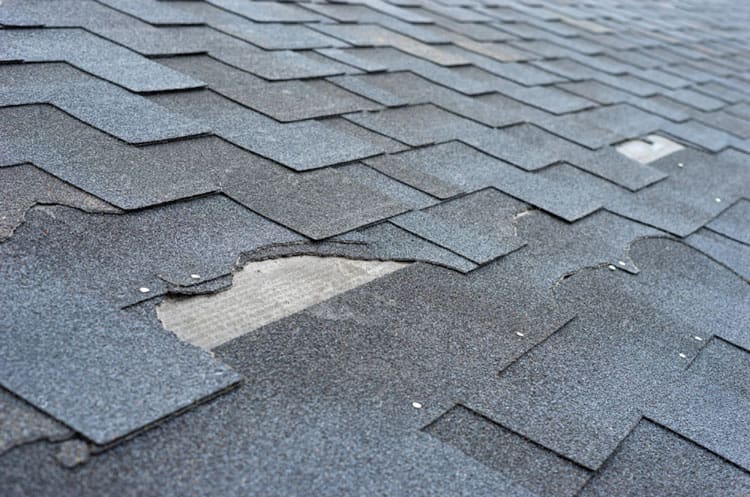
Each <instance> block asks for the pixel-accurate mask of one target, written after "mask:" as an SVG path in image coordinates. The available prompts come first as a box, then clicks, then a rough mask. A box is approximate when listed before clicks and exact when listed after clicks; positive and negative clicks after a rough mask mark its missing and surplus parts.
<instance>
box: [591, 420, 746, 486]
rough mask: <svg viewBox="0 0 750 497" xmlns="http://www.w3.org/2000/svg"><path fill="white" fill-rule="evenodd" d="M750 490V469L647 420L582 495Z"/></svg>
mask: <svg viewBox="0 0 750 497" xmlns="http://www.w3.org/2000/svg"><path fill="white" fill-rule="evenodd" d="M748 489H750V478H748V476H747V473H744V472H743V471H742V470H740V469H738V468H736V467H733V466H731V465H728V464H727V463H726V462H725V461H724V460H722V459H721V458H719V457H717V456H716V455H715V454H712V453H711V452H709V451H707V450H705V449H703V448H702V447H700V446H698V445H696V444H694V443H691V442H690V441H689V440H686V439H685V438H682V437H680V436H679V435H675V434H674V433H672V432H671V431H669V430H667V429H665V428H663V427H661V426H659V425H657V424H654V423H651V422H649V421H646V420H643V421H641V422H639V423H638V424H637V425H636V427H635V428H634V429H633V431H632V432H631V433H630V434H629V435H628V437H627V438H626V439H625V440H624V441H623V443H622V445H620V446H619V447H618V449H617V451H616V452H615V453H614V455H613V456H612V458H611V459H610V460H609V461H608V462H607V465H606V466H605V467H604V468H603V469H602V470H601V471H599V473H597V474H596V475H595V476H594V477H593V478H592V479H591V481H590V482H589V483H588V484H587V485H586V486H585V487H584V488H583V490H582V491H581V493H580V494H579V495H581V496H582V497H596V496H599V497H606V496H609V495H614V494H617V495H621V496H623V497H636V496H641V495H647V494H653V493H658V495H663V496H664V497H681V496H684V495H706V496H708V495H726V496H728V497H740V496H742V495H743V494H746V493H747V492H748Z"/></svg>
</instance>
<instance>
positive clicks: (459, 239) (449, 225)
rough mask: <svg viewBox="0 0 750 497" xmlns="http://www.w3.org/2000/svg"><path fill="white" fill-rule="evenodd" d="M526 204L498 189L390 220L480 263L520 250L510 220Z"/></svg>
mask: <svg viewBox="0 0 750 497" xmlns="http://www.w3.org/2000/svg"><path fill="white" fill-rule="evenodd" d="M525 207H526V206H525V204H523V203H522V202H518V201H517V200H515V199H512V198H510V197H508V196H506V195H504V194H502V193H500V192H498V191H496V190H483V191H481V192H477V193H473V194H471V195H467V196H464V197H460V198H458V199H455V200H450V201H448V202H444V203H442V204H440V205H437V206H435V207H432V208H428V209H426V210H421V211H413V212H409V213H407V214H403V215H401V216H398V217H395V218H393V219H391V222H392V223H393V224H395V225H396V226H399V227H400V228H403V229H405V230H407V231H411V232H412V233H414V234H416V235H418V236H421V237H423V238H426V239H427V240H430V241H431V242H433V243H435V244H437V245H440V246H442V247H445V248H447V249H449V250H452V251H453V252H456V253H457V254H460V255H462V256H463V257H466V258H467V259H470V260H471V261H473V262H476V263H477V264H483V263H486V262H489V261H491V260H493V259H497V258H498V257H500V256H503V255H505V254H508V253H510V252H512V251H514V250H518V249H519V248H521V247H522V246H523V245H525V242H524V241H523V240H521V239H519V238H517V237H516V235H515V233H514V230H513V227H512V225H511V221H512V219H513V215H514V214H516V213H518V212H520V211H522V210H523V209H524V208H525Z"/></svg>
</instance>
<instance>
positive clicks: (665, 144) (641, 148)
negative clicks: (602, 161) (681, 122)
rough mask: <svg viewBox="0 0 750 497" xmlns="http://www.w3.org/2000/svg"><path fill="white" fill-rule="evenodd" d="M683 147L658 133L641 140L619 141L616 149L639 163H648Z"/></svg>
mask: <svg viewBox="0 0 750 497" xmlns="http://www.w3.org/2000/svg"><path fill="white" fill-rule="evenodd" d="M683 148H685V147H683V146H682V145H680V144H679V143H675V142H673V141H672V140H668V139H666V138H664V137H661V136H659V135H648V136H647V137H645V138H643V139H642V140H630V141H626V142H624V143H621V144H620V145H618V146H617V151H618V152H620V153H621V154H622V155H624V156H626V157H628V158H630V159H633V160H636V161H638V162H640V163H641V164H648V163H650V162H654V161H655V160H658V159H661V158H663V157H666V156H667V155H669V154H672V153H674V152H677V151H678V150H682V149H683Z"/></svg>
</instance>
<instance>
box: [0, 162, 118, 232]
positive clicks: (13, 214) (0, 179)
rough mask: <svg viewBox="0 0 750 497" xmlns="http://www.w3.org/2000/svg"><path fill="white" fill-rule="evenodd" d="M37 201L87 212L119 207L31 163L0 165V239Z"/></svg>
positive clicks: (22, 218) (113, 209)
mask: <svg viewBox="0 0 750 497" xmlns="http://www.w3.org/2000/svg"><path fill="white" fill-rule="evenodd" d="M38 204H62V205H68V206H70V207H76V208H78V209H81V210H84V211H88V212H108V213H116V212H119V209H117V208H115V207H113V206H111V205H109V204H108V203H106V202H104V201H102V200H100V199H98V198H96V197H94V196H92V195H89V194H87V193H85V192H82V191H81V190H79V189H77V188H75V187H74V186H71V185H69V184H67V183H65V182H63V181H60V180H59V179H57V178H55V177H54V176H51V175H49V174H47V173H45V172H44V171H41V170H40V169H38V168H36V167H34V166H33V165H31V164H21V165H18V166H10V167H2V168H0V241H2V240H4V239H5V238H8V237H10V236H11V235H12V234H13V231H14V230H15V229H16V228H17V227H18V226H19V225H20V224H21V223H23V220H24V216H25V215H26V212H27V211H28V210H29V209H31V208H32V207H34V205H38Z"/></svg>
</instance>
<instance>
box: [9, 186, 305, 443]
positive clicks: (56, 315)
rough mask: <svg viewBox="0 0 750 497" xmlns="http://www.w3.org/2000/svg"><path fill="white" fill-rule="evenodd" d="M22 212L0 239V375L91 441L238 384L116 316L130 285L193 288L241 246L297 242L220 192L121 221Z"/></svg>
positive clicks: (134, 293)
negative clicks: (0, 332)
mask: <svg viewBox="0 0 750 497" xmlns="http://www.w3.org/2000/svg"><path fill="white" fill-rule="evenodd" d="M27 218H28V220H27V223H26V224H25V225H24V226H23V227H22V228H21V231H18V232H17V233H16V235H15V236H14V237H13V238H11V239H10V241H8V242H6V243H4V244H2V245H1V246H0V247H1V248H0V250H2V251H3V252H4V253H5V256H4V257H0V259H2V260H3V261H4V262H3V268H2V271H3V274H4V275H5V284H4V285H3V288H2V290H0V292H2V293H3V294H4V295H3V301H6V299H10V297H11V295H13V296H14V297H13V299H12V303H9V304H8V305H10V306H11V309H12V312H9V313H7V314H4V315H3V317H2V318H0V319H2V320H3V328H4V329H6V330H8V332H9V333H11V334H12V335H11V336H9V337H6V338H7V339H6V340H4V341H3V343H2V345H0V346H1V347H2V349H3V357H5V358H6V360H5V361H4V362H3V368H2V371H0V378H1V380H0V381H2V383H3V385H4V386H5V387H6V388H9V389H11V390H12V391H13V392H14V393H16V394H18V395H20V396H22V397H23V398H25V399H26V400H28V401H29V402H31V403H32V404H34V405H36V406H38V407H40V408H41V409H42V410H44V411H45V412H47V413H49V414H51V415H53V416H54V417H55V418H57V419H59V420H61V421H62V422H64V423H65V424H66V425H68V426H71V427H72V428H73V429H75V430H76V431H78V432H80V433H82V434H83V435H84V436H85V437H87V438H88V439H90V440H92V441H94V442H96V443H97V444H106V443H109V442H112V441H113V440H115V439H117V438H120V437H122V436H125V435H127V434H129V433H131V432H132V431H134V430H138V429H141V428H143V427H145V426H147V425H150V424H152V423H154V422H155V421H157V420H159V419H161V418H163V417H164V416H167V415H170V414H172V413H174V412H176V411H178V410H180V409H183V408H185V407H188V406H190V405H192V404H193V403H195V402H197V401H199V400H201V399H202V398H205V397H206V396H208V395H211V394H214V393H216V392H218V391H221V390H223V389H225V388H227V387H228V386H230V385H232V384H234V383H236V382H237V381H238V380H239V376H238V375H237V374H236V373H233V372H232V371H231V370H230V369H229V368H228V367H226V366H224V365H222V364H220V363H219V362H217V361H216V360H215V359H213V358H212V357H211V356H210V355H208V354H207V353H205V352H204V351H200V350H198V349H195V348H193V347H192V346H188V345H186V344H184V343H181V342H179V341H178V340H177V339H176V338H175V337H174V336H173V335H171V334H168V333H165V332H164V330H163V329H162V328H161V326H160V325H159V323H158V322H157V321H156V319H155V316H152V317H151V318H150V319H149V318H146V317H145V316H142V315H139V314H137V313H132V312H127V311H121V310H120V308H121V307H122V306H123V305H127V303H129V302H133V301H134V300H137V299H142V298H143V297H142V295H144V293H143V291H141V292H139V290H138V289H139V287H143V288H149V289H150V290H149V296H150V295H158V294H159V293H160V292H163V291H164V289H165V287H164V284H163V283H161V284H160V283H159V282H160V280H162V279H163V280H167V281H172V282H174V283H179V282H186V283H187V284H191V282H192V281H193V280H191V277H190V276H189V275H190V274H191V273H199V274H200V275H201V276H203V277H204V278H207V279H209V278H211V277H212V276H215V275H218V274H226V273H227V272H229V271H230V269H231V267H232V264H233V263H234V260H235V257H236V254H237V253H238V252H240V251H242V250H251V249H252V248H255V247H258V246H261V245H264V244H269V243H274V242H277V243H278V242H283V241H292V240H294V239H296V238H297V237H296V236H295V235H293V234H292V233H290V232H289V231H287V230H285V229H284V228H281V227H280V226H277V225H274V224H273V223H271V222H269V221H266V220H264V219H262V218H260V217H259V216H257V215H255V214H253V213H251V212H249V211H247V210H245V209H244V208H242V207H240V206H238V205H237V204H235V203H233V202H231V201H229V200H227V199H222V198H220V197H209V198H204V199H197V200H194V201H193V202H190V203H178V204H173V205H170V206H167V207H162V208H159V209H155V210H151V211H142V212H138V213H134V214H126V215H120V216H118V215H109V216H102V215H98V216H95V215H90V214H85V213H81V212H78V211H75V210H72V209H70V208H64V207H49V208H43V209H40V210H36V211H34V212H33V213H31V214H29V215H28V216H27ZM41 240H46V242H45V243H40V241H41ZM133 240H138V243H136V244H134V243H133ZM14 253H15V254H23V255H22V256H21V259H18V258H17V257H15V256H11V255H10V254H14ZM68 265H70V266H68ZM64 267H74V268H75V271H62V272H61V271H60V268H64ZM19 296H23V297H22V298H19ZM9 302H10V301H9ZM51 328H54V329H55V330H57V331H58V332H57V333H49V332H48V330H49V329H51ZM11 337H12V339H11ZM61 357H64V358H65V360H60V358H61ZM92 358H96V366H95V367H96V370H97V372H98V373H97V374H96V375H95V376H92V374H91V368H92V367H93V366H92V363H91V361H92ZM84 391H85V392H86V394H85V395H81V392H84Z"/></svg>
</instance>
